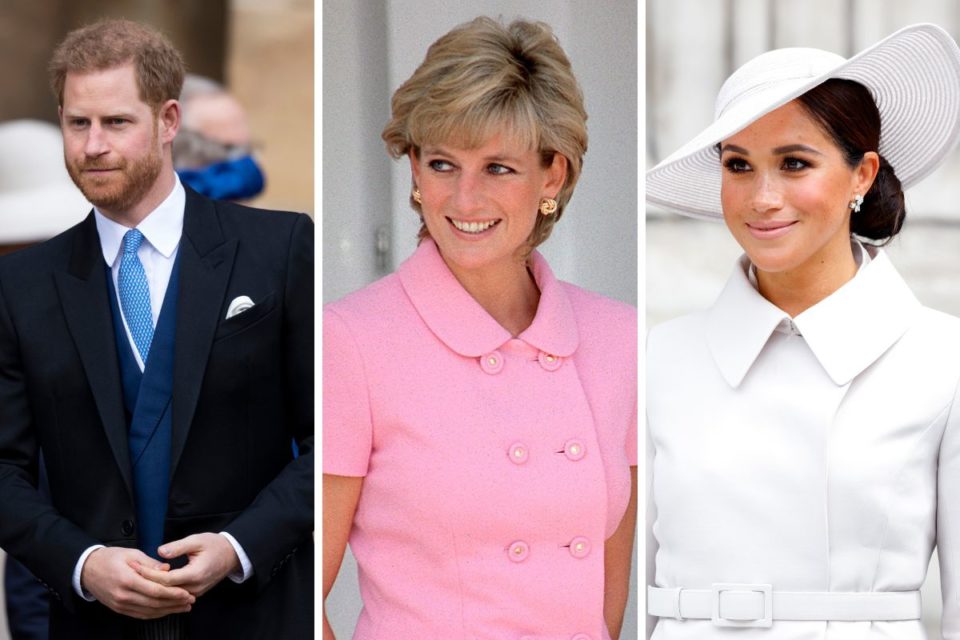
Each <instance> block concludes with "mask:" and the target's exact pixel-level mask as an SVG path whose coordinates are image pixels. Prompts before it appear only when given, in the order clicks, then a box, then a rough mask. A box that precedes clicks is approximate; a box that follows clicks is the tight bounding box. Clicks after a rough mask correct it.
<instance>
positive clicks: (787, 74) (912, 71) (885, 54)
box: [646, 24, 960, 220]
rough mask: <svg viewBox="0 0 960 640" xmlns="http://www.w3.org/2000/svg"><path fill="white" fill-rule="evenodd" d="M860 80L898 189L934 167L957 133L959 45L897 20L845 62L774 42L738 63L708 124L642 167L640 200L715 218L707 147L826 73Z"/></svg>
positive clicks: (716, 189) (713, 158)
mask: <svg viewBox="0 0 960 640" xmlns="http://www.w3.org/2000/svg"><path fill="white" fill-rule="evenodd" d="M831 78H842V79H845V80H854V81H856V82H859V83H860V84H862V85H864V86H866V87H867V88H868V89H869V90H870V93H871V94H872V95H873V99H874V101H875V102H876V103H877V108H878V109H879V111H880V123H881V125H880V149H879V152H880V155H882V156H883V157H884V158H886V160H887V162H889V163H890V165H891V166H892V167H893V169H894V171H895V172H896V174H897V177H898V178H899V179H900V183H901V185H902V186H903V188H904V189H906V188H907V187H909V186H911V185H913V184H915V183H917V182H919V181H920V180H921V179H922V178H924V177H926V176H927V175H928V174H929V173H930V172H931V171H933V170H934V169H935V168H936V167H937V166H938V165H939V164H940V162H941V161H942V160H943V159H944V158H945V157H946V155H947V154H948V153H950V151H952V150H953V148H954V146H955V144H956V142H957V139H958V134H960V49H958V48H957V43H956V42H954V40H953V38H951V37H950V35H949V34H948V33H947V32H946V31H944V30H943V29H941V28H940V27H938V26H936V25H933V24H917V25H912V26H909V27H905V28H904V29H901V30H900V31H897V32H896V33H894V34H893V35H890V36H888V37H887V38H885V39H883V40H881V41H880V42H878V43H876V44H875V45H873V46H872V47H869V48H867V49H865V50H864V51H861V52H860V53H858V54H857V55H855V56H853V57H852V58H850V59H849V60H848V59H846V58H844V57H842V56H839V55H837V54H835V53H831V52H829V51H823V50H820V49H805V48H790V49H775V50H773V51H768V52H767V53H763V54H761V55H759V56H757V57H756V58H754V59H753V60H750V61H749V62H747V63H746V64H744V65H743V66H742V67H740V68H739V69H737V70H736V71H735V72H734V73H733V75H731V76H730V77H729V78H727V81H726V82H724V83H723V86H722V87H721V88H720V94H719V95H718V96H717V103H716V107H715V110H714V122H713V124H711V125H710V126H709V127H707V128H706V129H704V130H703V131H702V132H701V133H700V134H699V135H698V136H696V137H695V138H694V139H693V140H691V141H690V142H688V143H687V144H685V145H684V146H683V147H681V148H680V149H679V150H678V151H676V152H675V153H673V154H671V155H670V156H669V157H668V158H666V159H665V160H664V161H663V162H661V163H660V164H658V165H657V166H655V167H654V168H653V169H650V170H649V171H648V172H647V180H646V189H647V201H648V202H650V203H651V204H656V205H660V206H662V207H665V208H667V209H670V210H671V211H676V212H677V213H682V214H685V215H689V216H693V217H696V218H706V219H710V220H719V219H722V217H723V214H722V212H721V206H720V177H721V166H720V159H719V157H718V155H717V151H716V148H715V147H716V145H717V143H719V142H720V141H722V140H725V139H726V138H728V137H730V136H731V135H733V134H735V133H737V132H738V131H740V130H742V129H745V128H746V127H747V126H749V125H750V124H751V123H753V122H754V121H756V120H757V119H758V118H760V117H761V116H763V115H766V114H767V113H770V112H771V111H773V110H774V109H777V108H778V107H781V106H783V105H785V104H786V103H788V102H790V101H791V100H793V99H794V98H796V97H798V96H800V95H802V94H804V93H806V92H807V91H809V90H810V89H812V88H813V87H816V86H817V85H819V84H821V83H823V82H825V81H827V80H830V79H831Z"/></svg>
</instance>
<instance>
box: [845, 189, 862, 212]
mask: <svg viewBox="0 0 960 640" xmlns="http://www.w3.org/2000/svg"><path fill="white" fill-rule="evenodd" d="M862 204H863V196H862V195H860V194H859V193H855V194H853V200H852V201H851V202H850V204H849V205H847V206H848V207H850V208H851V209H852V210H853V212H854V213H860V205H862Z"/></svg>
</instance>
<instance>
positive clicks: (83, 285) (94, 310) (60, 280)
mask: <svg viewBox="0 0 960 640" xmlns="http://www.w3.org/2000/svg"><path fill="white" fill-rule="evenodd" d="M106 277H107V275H106V270H105V266H104V261H103V252H102V249H101V248H100V237H99V236H98V235H97V226H96V221H95V220H94V218H93V213H92V212H91V213H90V215H89V216H87V219H86V220H84V221H83V222H82V223H81V224H80V225H79V226H78V227H77V228H76V233H74V236H73V246H72V248H71V254H70V261H69V264H68V265H67V270H66V271H65V272H64V271H58V272H56V275H55V279H56V284H57V291H58V293H59V295H60V303H61V305H62V306H63V314H64V316H65V317H66V320H67V326H68V327H69V329H70V333H71V335H72V336H73V341H74V346H75V347H76V349H77V351H78V353H79V354H80V361H81V362H82V363H83V369H84V371H85V372H86V374H87V381H88V383H89V384H90V390H91V391H92V392H93V397H94V401H95V402H96V404H97V411H98V412H99V414H100V420H101V421H102V422H103V427H104V430H105V431H106V435H107V441H108V442H109V443H110V448H111V449H112V450H113V455H114V458H115V459H116V461H117V466H118V467H119V468H120V472H121V473H122V475H123V479H124V482H125V483H126V485H127V490H128V491H130V495H131V496H132V495H133V489H132V487H133V483H132V480H131V474H130V456H129V452H128V450H127V425H126V418H125V417H124V411H123V395H122V389H121V383H120V370H119V365H118V363H117V350H116V343H115V341H114V337H113V319H112V318H111V315H110V300H109V298H108V297H107V295H108V289H107V283H106V280H105V278H106Z"/></svg>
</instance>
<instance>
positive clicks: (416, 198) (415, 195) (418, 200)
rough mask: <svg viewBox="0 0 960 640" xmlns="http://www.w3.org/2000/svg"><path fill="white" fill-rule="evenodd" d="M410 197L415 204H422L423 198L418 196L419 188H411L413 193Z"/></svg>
mask: <svg viewBox="0 0 960 640" xmlns="http://www.w3.org/2000/svg"><path fill="white" fill-rule="evenodd" d="M410 197H411V198H413V201H414V202H416V203H417V204H423V197H422V196H421V195H420V188H419V187H414V188H413V192H411V193H410Z"/></svg>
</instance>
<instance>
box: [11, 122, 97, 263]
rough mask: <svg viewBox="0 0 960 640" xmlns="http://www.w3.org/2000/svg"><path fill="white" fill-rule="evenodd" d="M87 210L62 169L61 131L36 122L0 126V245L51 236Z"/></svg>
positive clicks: (75, 221) (76, 219) (74, 221)
mask: <svg viewBox="0 0 960 640" xmlns="http://www.w3.org/2000/svg"><path fill="white" fill-rule="evenodd" d="M89 212H90V203H88V202H87V201H86V199H85V198H84V197H83V194H82V193H80V190H79V189H77V187H76V186H75V185H74V184H73V182H72V181H71V180H70V176H69V174H68V173H67V169H66V167H64V164H63V140H62V138H61V137H60V130H59V129H58V128H57V127H56V126H55V125H53V124H50V123H49V122H41V121H39V120H9V121H7V122H0V245H7V244H21V243H30V242H39V241H41V240H46V239H48V238H52V237H53V236H55V235H57V234H58V233H60V232H61V231H64V230H65V229H67V228H69V227H71V226H73V225H74V224H76V223H77V222H79V221H81V220H83V218H84V217H85V216H86V215H87V214H88V213H89Z"/></svg>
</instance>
